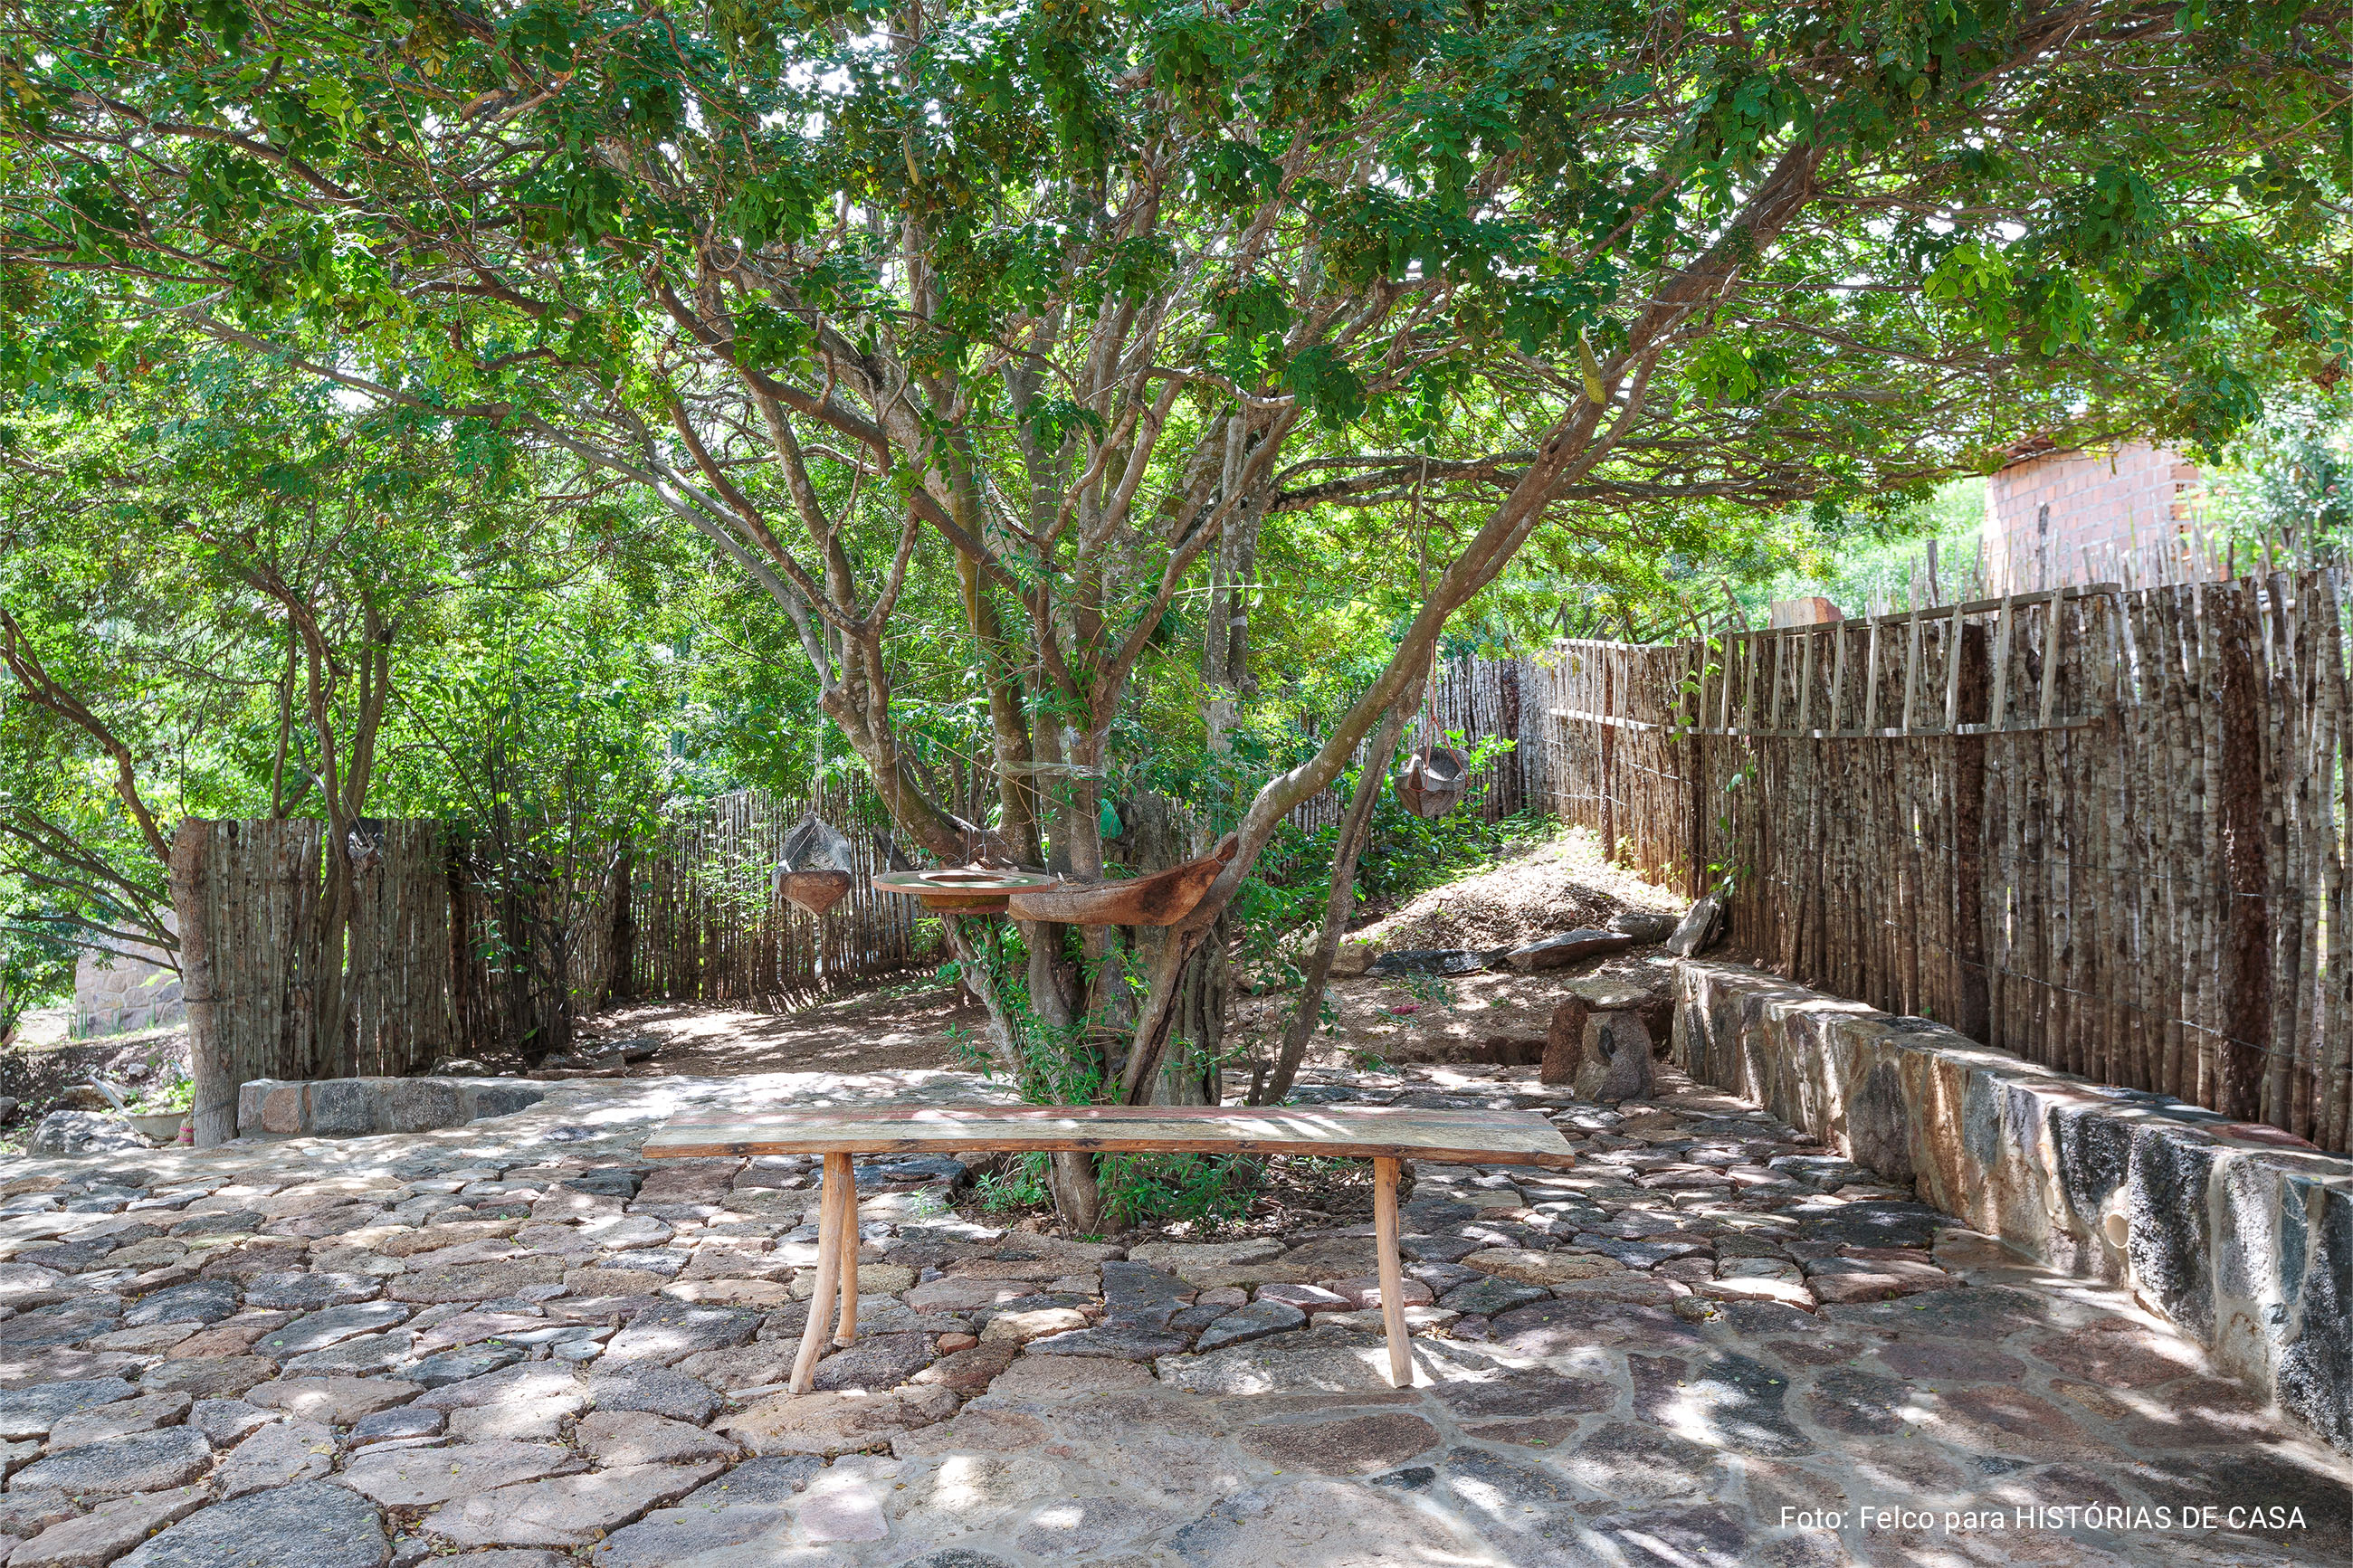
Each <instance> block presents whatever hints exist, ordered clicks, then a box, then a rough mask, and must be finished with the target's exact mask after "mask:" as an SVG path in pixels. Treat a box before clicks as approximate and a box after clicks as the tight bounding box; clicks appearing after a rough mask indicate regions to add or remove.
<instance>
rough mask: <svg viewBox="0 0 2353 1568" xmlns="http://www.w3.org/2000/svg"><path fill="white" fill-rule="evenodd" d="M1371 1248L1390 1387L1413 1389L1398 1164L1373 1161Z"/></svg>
mask: <svg viewBox="0 0 2353 1568" xmlns="http://www.w3.org/2000/svg"><path fill="white" fill-rule="evenodd" d="M1373 1249H1374V1252H1375V1253H1376V1255H1377V1258H1378V1259H1379V1264H1380V1277H1381V1329H1382V1331H1383V1332H1384V1333H1386V1334H1387V1335H1388V1342H1389V1386H1390V1387H1392V1388H1410V1387H1412V1386H1413V1357H1412V1355H1411V1353H1410V1352H1409V1350H1408V1348H1407V1340H1406V1330H1405V1268H1404V1266H1403V1265H1402V1264H1400V1263H1399V1262H1398V1163H1397V1162H1396V1161H1395V1160H1384V1159H1377V1160H1375V1161H1374V1162H1373Z"/></svg>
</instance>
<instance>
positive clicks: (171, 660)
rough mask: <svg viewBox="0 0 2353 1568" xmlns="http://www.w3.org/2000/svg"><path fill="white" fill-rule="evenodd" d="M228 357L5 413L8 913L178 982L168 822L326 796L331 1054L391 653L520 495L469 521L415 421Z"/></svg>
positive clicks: (443, 630)
mask: <svg viewBox="0 0 2353 1568" xmlns="http://www.w3.org/2000/svg"><path fill="white" fill-rule="evenodd" d="M245 368H246V367H244V366H242V365H240V364H238V363H237V362H236V361H235V359H234V358H233V357H232V356H227V355H224V354H222V353H219V352H218V351H206V353H201V354H199V355H197V356H196V357H195V358H194V359H193V360H190V361H184V362H183V364H182V367H181V370H180V371H179V373H177V374H173V375H170V376H141V377H134V378H132V380H131V381H130V382H129V384H122V385H114V386H111V387H110V386H107V385H104V384H101V383H99V382H96V381H94V380H92V379H90V378H87V377H85V378H81V379H79V380H78V381H76V382H74V383H72V384H71V385H70V388H69V390H70V391H71V392H72V393H73V394H74V396H73V398H72V400H71V402H70V405H69V407H61V408H58V409H52V410H50V411H48V412H47V413H46V414H20V416H18V417H16V418H15V419H13V420H9V421H6V422H5V423H0V544H5V550H0V671H5V677H6V685H5V688H0V690H5V693H6V696H5V700H0V873H5V874H7V875H8V876H9V877H10V879H12V880H13V881H15V882H16V883H20V884H22V885H23V886H24V887H26V888H27V889H31V890H33V891H35V892H36V893H37V895H38V896H39V897H38V900H37V902H36V903H34V905H33V906H32V908H31V910H30V911H29V913H28V914H27V915H26V917H25V918H22V919H15V918H12V921H11V924H12V925H13V926H14V927H16V928H19V929H20V930H21V931H24V932H25V933H27V934H30V933H32V932H35V931H37V932H38V933H39V934H40V935H42V936H43V937H45V938H46V939H47V940H49V941H51V942H54V941H56V940H58V939H59V937H60V936H61V935H62V936H63V937H66V938H69V939H71V940H73V941H76V942H79V943H81V944H82V945H86V946H96V947H100V948H113V949H118V950H119V949H120V948H121V946H122V945H123V944H125V943H137V944H142V945H143V946H149V947H153V948H154V949H157V950H160V951H161V952H163V954H164V961H165V962H167V963H176V964H178V965H180V966H182V969H183V974H184V979H185V982H186V984H187V989H188V993H189V994H190V995H191V997H200V996H203V995H205V994H208V988H207V987H206V985H205V984H202V983H201V981H200V977H199V975H198V974H197V973H193V971H194V970H195V969H197V968H199V967H200V966H201V964H202V963H203V962H204V959H205V949H204V948H203V947H201V946H194V945H192V944H193V943H195V942H201V939H202V937H203V935H204V932H203V931H202V927H203V924H204V922H203V921H202V920H201V919H200V918H199V917H198V913H197V911H198V910H199V909H200V908H201V904H200V902H199V899H200V897H201V889H200V884H201V881H202V877H203V873H204V868H203V867H202V866H201V864H199V863H198V860H196V859H192V858H190V857H191V856H195V854H196V852H197V850H198V849H199V848H200V847H201V841H202V835H201V834H198V835H195V837H191V836H190V834H189V833H187V832H186V831H185V824H186V823H187V822H190V821H196V820H200V819H203V818H208V817H221V816H229V817H235V816H269V817H275V818H284V817H289V816H313V817H317V818H321V819H322V821H323V826H324V834H323V837H324V843H325V848H326V852H325V853H324V854H323V855H322V871H323V879H322V886H321V888H320V889H319V896H318V898H317V899H316V900H315V901H314V903H313V905H312V909H313V921H314V923H313V925H312V927H311V930H310V931H308V932H306V933H305V940H306V941H308V942H311V944H313V946H314V948H315V950H316V951H317V952H320V953H322V954H323V955H327V956H326V961H325V962H322V963H319V964H317V965H316V967H315V971H314V972H313V973H311V975H310V978H309V981H308V984H309V987H310V991H309V995H310V1005H309V1006H308V1007H307V1009H306V1010H305V1011H306V1016H307V1017H309V1018H310V1019H311V1020H313V1023H312V1026H311V1038H310V1039H309V1040H308V1042H307V1047H308V1059H309V1060H310V1062H311V1066H312V1070H314V1071H318V1072H332V1071H333V1070H335V1068H336V1064H337V1063H339V1062H340V1061H342V1060H343V1059H344V1057H345V1054H346V1047H347V1046H348V1045H349V1038H348V1035H349V1028H350V1024H351V1016H350V1013H349V1009H348V1008H347V1007H346V1006H345V1005H344V999H343V982H344V973H343V963H342V961H341V957H340V955H341V954H342V953H343V949H344V934H345V931H346V929H347V927H348V925H349V923H350V921H351V918H352V912H353V907H354V902H355V898H356V892H357V888H356V882H355V877H354V858H355V854H364V852H365V849H366V847H367V844H366V838H365V835H366V832H367V823H366V818H367V816H368V812H369V806H370V804H371V795H372V792H374V791H375V790H376V789H377V788H378V787H379V785H380V784H381V782H382V777H383V773H384V763H385V757H384V755H383V753H382V752H381V750H380V744H381V742H383V741H384V740H385V738H386V737H387V735H391V736H393V738H395V739H400V738H402V737H401V736H400V734H399V732H398V731H395V730H389V729H388V728H387V725H388V718H389V716H390V714H391V710H392V709H393V707H394V704H395V701H396V688H397V685H398V681H397V679H396V671H397V672H398V673H399V674H400V675H402V676H406V675H407V674H408V673H410V671H409V670H408V669H407V668H406V667H408V666H411V665H414V664H417V663H419V662H424V661H426V660H430V659H433V658H446V653H445V650H444V649H443V647H440V646H439V645H440V644H442V643H444V642H446V641H447V638H448V626H447V624H446V623H447V622H448V620H449V618H450V614H451V611H450V605H451V601H452V600H455V599H460V598H463V597H464V596H465V595H464V594H463V592H462V591H463V590H465V589H466V588H467V587H468V586H469V585H470V584H469V567H470V565H471V564H472V563H470V562H469V560H468V555H469V553H470V552H469V540H470V538H480V539H484V540H490V539H496V540H497V541H499V542H500V543H501V545H505V546H516V547H522V546H523V545H525V544H527V542H528V541H529V538H530V531H529V530H528V529H527V528H525V527H522V526H520V525H518V524H517V523H516V522H515V521H513V519H514V518H515V516H516V514H518V513H520V514H522V516H523V517H524V518H526V519H528V518H529V517H530V516H531V514H532V513H533V511H534V510H536V509H535V504H519V501H518V498H515V497H512V496H510V497H507V498H505V499H504V502H503V504H502V505H501V507H500V509H499V510H500V511H501V513H502V514H503V515H502V517H501V519H500V521H499V526H497V527H495V528H492V529H489V530H485V527H484V525H485V523H486V521H489V520H488V519H487V518H486V516H485V509H484V508H483V506H482V503H484V502H485V501H488V500H491V499H492V498H491V497H489V496H486V495H485V494H483V493H482V489H481V487H480V485H478V484H476V483H474V482H471V481H472V480H473V479H479V478H480V476H469V475H467V474H466V473H465V472H464V469H465V464H464V462H463V460H462V454H459V453H454V452H452V451H451V450H450V449H449V448H448V447H447V446H445V445H444V444H442V443H441V442H440V441H439V440H438V439H437V437H436V427H437V426H438V422H434V421H423V422H420V421H416V420H412V419H408V418H407V417H406V416H403V415H401V414H399V413H398V412H397V411H394V412H393V413H392V414H391V415H390V416H372V417H371V416H359V415H354V414H353V413H351V412H350V411H347V410H342V409H339V408H337V407H336V406H335V405H333V403H332V400H329V399H326V398H324V397H322V396H321V395H320V394H319V389H318V388H317V387H316V385H315V384H314V383H311V381H310V379H309V378H304V383H305V384H304V385H303V386H301V387H300V388H297V389H295V390H293V391H291V392H290V391H289V390H288V389H287V388H286V387H285V386H284V385H283V384H282V382H274V381H273V380H272V379H271V378H269V377H267V376H261V377H258V378H257V377H248V375H246V374H244V371H245ZM521 500H522V501H523V502H529V501H532V500H533V498H528V497H525V498H521ZM504 553H505V552H504V551H503V550H501V551H500V552H497V554H496V556H495V557H494V558H495V559H499V560H501V561H502V560H503V556H504ZM500 576H501V579H502V581H501V584H499V586H500V587H501V588H506V587H508V586H510V584H511V583H512V580H513V579H515V578H517V577H519V576H522V577H523V578H524V584H525V585H527V583H528V579H527V576H526V575H525V574H516V573H513V572H511V571H508V570H507V569H506V568H504V566H503V565H501V569H500ZM534 608H535V609H536V610H537V612H538V613H540V614H541V615H544V611H545V605H543V604H541V605H536V606H534ZM420 656H423V658H422V659H420ZM428 668H429V666H428ZM399 793H402V791H400V790H399V789H397V788H396V795H397V794H399ZM406 793H408V794H412V795H413V794H414V793H415V786H414V784H413V783H409V784H407V785H406ZM643 793H644V792H642V791H634V792H631V797H632V799H633V800H635V799H638V798H641V797H642V795H643ZM174 916H176V920H174V919H173V918H172V917H174ZM190 1011H191V1018H190V1056H191V1058H192V1064H193V1065H194V1067H195V1076H196V1079H197V1099H198V1105H197V1122H198V1131H199V1134H200V1137H201V1138H202V1140H203V1141H206V1142H215V1141H217V1140H218V1139H219V1138H221V1137H224V1136H234V1134H235V1126H234V1110H235V1094H236V1083H235V1082H234V1080H233V1079H225V1078H223V1077H222V1075H221V1074H220V1073H219V1072H218V1071H216V1068H219V1067H221V1066H224V1065H225V1064H219V1063H215V1062H213V1061H211V1060H210V1059H209V1057H208V1051H209V1045H210V1042H209V1039H208V1037H207V1036H206V1028H207V1025H208V1023H209V1014H207V1013H205V1012H204V1011H202V1009H201V1008H200V1007H195V1006H192V1007H191V1010H190Z"/></svg>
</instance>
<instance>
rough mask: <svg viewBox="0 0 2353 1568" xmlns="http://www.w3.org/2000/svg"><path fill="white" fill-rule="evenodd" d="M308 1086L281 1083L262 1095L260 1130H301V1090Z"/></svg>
mask: <svg viewBox="0 0 2353 1568" xmlns="http://www.w3.org/2000/svg"><path fill="white" fill-rule="evenodd" d="M308 1087H309V1086H308V1085H306V1084H300V1083H281V1084H280V1085H278V1086H277V1087H276V1088H274V1089H271V1090H270V1091H269V1093H268V1094H266V1095H264V1096H263V1097H262V1100H261V1130H262V1131H264V1132H279V1133H299V1132H301V1131H302V1130H303V1117H302V1101H303V1090H304V1089H307V1088H308Z"/></svg>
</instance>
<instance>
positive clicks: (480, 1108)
mask: <svg viewBox="0 0 2353 1568" xmlns="http://www.w3.org/2000/svg"><path fill="white" fill-rule="evenodd" d="M459 1092H460V1093H461V1094H463V1095H464V1097H465V1100H466V1120H468V1121H484V1120H486V1119H488V1118H490V1117H493V1116H512V1115H513V1114H514V1113H515V1112H516V1111H518V1110H529V1109H530V1108H531V1107H533V1106H534V1105H537V1104H538V1103H539V1102H540V1101H541V1100H544V1099H546V1098H547V1091H546V1090H545V1089H534V1088H533V1087H532V1086H531V1085H529V1084H527V1083H518V1082H516V1081H514V1080H513V1079H482V1080H480V1081H479V1082H470V1083H465V1084H462V1085H460V1086H459Z"/></svg>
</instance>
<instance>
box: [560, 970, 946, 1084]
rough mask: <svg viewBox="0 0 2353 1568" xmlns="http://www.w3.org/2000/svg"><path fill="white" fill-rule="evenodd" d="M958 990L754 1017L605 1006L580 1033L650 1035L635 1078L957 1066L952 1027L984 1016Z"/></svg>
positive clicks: (897, 991)
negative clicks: (651, 1049) (648, 1053)
mask: <svg viewBox="0 0 2353 1568" xmlns="http://www.w3.org/2000/svg"><path fill="white" fill-rule="evenodd" d="M961 995H962V993H961V989H960V988H959V987H955V986H950V985H943V984H939V983H938V982H937V981H936V980H934V979H931V978H929V977H925V978H924V979H923V980H920V981H913V982H910V981H898V982H895V983H891V984H883V985H880V986H877V987H875V988H873V989H871V990H864V991H856V992H851V993H848V994H843V995H841V996H838V997H831V998H828V999H827V1000H824V1001H820V1002H813V1003H809V1004H807V1005H804V1006H799V1007H796V1008H794V1009H792V1010H791V1011H790V1012H786V1013H755V1012H752V1011H749V1010H747V1009H744V1008H741V1007H729V1006H725V1005H719V1004H714V1003H707V1002H637V1003H625V1004H623V1005H619V1006H615V1007H608V1008H607V1009H606V1010H605V1011H604V1012H602V1013H599V1014H598V1015H596V1017H595V1018H593V1019H591V1020H590V1021H589V1022H588V1023H587V1024H586V1026H584V1027H583V1028H582V1030H581V1042H582V1047H583V1048H584V1049H586V1048H593V1047H594V1046H595V1045H596V1043H597V1042H599V1041H606V1040H627V1039H650V1040H654V1041H657V1042H659V1049H658V1050H657V1052H656V1053H655V1055H654V1057H653V1058H652V1059H651V1060H649V1061H645V1062H640V1063H638V1064H637V1065H636V1066H634V1067H633V1068H630V1069H629V1071H630V1076H632V1077H650V1076H652V1075H654V1074H657V1073H689V1074H693V1075H697V1076H704V1077H715V1078H726V1077H733V1076H736V1075H739V1074H744V1073H764V1072H881V1071H890V1070H892V1069H896V1068H950V1067H955V1066H956V1065H958V1064H957V1061H956V1057H955V1047H954V1045H953V1043H952V1038H953V1032H954V1031H959V1030H960V1031H965V1032H976V1031H977V1030H978V1029H979V1027H980V1025H981V1021H982V1017H983V1015H982V1013H981V1010H980V1008H979V1007H977V1006H976V1005H969V1004H965V1005H959V1001H960V998H961Z"/></svg>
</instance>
